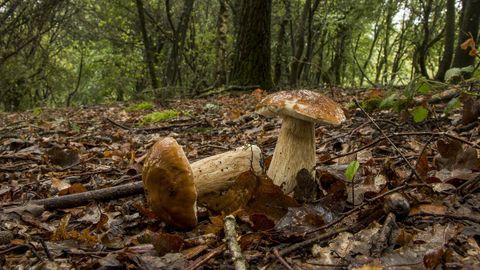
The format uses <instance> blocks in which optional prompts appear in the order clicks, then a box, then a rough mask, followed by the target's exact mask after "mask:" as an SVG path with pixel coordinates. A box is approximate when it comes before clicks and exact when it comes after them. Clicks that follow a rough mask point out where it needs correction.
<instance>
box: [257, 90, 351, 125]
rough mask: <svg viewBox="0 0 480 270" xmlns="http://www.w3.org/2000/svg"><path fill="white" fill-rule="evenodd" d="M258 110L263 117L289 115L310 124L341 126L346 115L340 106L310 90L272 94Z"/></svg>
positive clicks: (261, 103) (261, 102)
mask: <svg viewBox="0 0 480 270" xmlns="http://www.w3.org/2000/svg"><path fill="white" fill-rule="evenodd" d="M256 109H257V113H259V114H261V115H265V116H275V115H287V116H290V117H293V118H296V119H301V120H304V121H308V122H319V123H325V124H332V125H339V124H341V123H342V122H343V121H345V114H344V113H343V110H342V107H341V106H340V104H338V103H336V102H335V101H333V100H331V99H330V98H328V97H326V96H324V95H322V94H320V93H317V92H313V91H309V90H297V91H281V92H277V93H273V94H270V95H268V96H266V97H265V98H264V99H263V100H262V101H260V103H259V104H258V105H257V108H256Z"/></svg>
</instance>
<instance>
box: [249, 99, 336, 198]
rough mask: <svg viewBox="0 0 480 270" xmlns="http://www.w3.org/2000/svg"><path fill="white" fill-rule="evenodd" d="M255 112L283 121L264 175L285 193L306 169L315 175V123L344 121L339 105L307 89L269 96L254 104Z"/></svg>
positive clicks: (293, 186) (333, 123)
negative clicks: (270, 160) (276, 117)
mask: <svg viewBox="0 0 480 270" xmlns="http://www.w3.org/2000/svg"><path fill="white" fill-rule="evenodd" d="M257 112H258V113H259V114H262V115H265V116H280V117H282V119H283V122H282V127H281V129H280V135H279V137H278V141H277V145H276V146H275V151H274V152H273V158H272V162H271V163H270V167H269V169H268V172H267V175H268V176H269V177H270V178H271V179H272V180H273V183H275V184H276V185H278V186H281V187H282V189H283V191H284V192H285V193H290V192H292V191H293V189H294V188H295V186H296V185H297V182H296V176H297V174H298V172H299V171H300V170H302V169H306V170H308V171H309V172H311V174H312V176H315V175H314V172H315V170H314V167H315V160H316V155H315V123H324V124H332V125H339V124H340V123H342V122H343V121H344V120H345V115H344V113H343V110H342V108H341V106H340V105H339V104H338V103H336V102H335V101H333V100H331V99H330V98H328V97H326V96H324V95H322V94H319V93H316V92H313V91H309V90H299V91H282V92H277V93H273V94H271V95H268V96H267V97H265V98H264V99H263V100H262V101H261V102H260V103H259V104H258V105H257ZM312 187H313V186H312Z"/></svg>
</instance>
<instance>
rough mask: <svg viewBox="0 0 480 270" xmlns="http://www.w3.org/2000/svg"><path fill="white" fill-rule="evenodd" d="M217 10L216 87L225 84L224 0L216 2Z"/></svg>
mask: <svg viewBox="0 0 480 270" xmlns="http://www.w3.org/2000/svg"><path fill="white" fill-rule="evenodd" d="M218 2H219V10H218V18H217V40H216V49H217V67H216V69H217V70H216V79H215V81H216V85H223V84H226V83H227V27H228V25H227V20H228V10H227V3H226V2H225V0H218Z"/></svg>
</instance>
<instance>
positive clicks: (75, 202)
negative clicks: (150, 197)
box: [8, 181, 143, 212]
mask: <svg viewBox="0 0 480 270" xmlns="http://www.w3.org/2000/svg"><path fill="white" fill-rule="evenodd" d="M138 194H143V182H142V181H137V182H133V183H128V184H124V185H120V186H115V187H108V188H102V189H97V190H92V191H86V192H82V193H75V194H69V195H65V196H59V197H53V198H47V199H41V200H34V201H30V202H29V203H28V204H27V205H26V206H18V207H14V208H11V209H8V211H9V212H11V211H17V210H22V209H25V208H27V207H28V205H40V206H43V208H44V209H45V210H55V209H65V208H72V207H77V206H83V205H87V204H89V203H90V202H92V201H95V202H97V201H108V200H114V199H119V198H124V197H129V196H133V195H138Z"/></svg>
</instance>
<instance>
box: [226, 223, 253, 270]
mask: <svg viewBox="0 0 480 270" xmlns="http://www.w3.org/2000/svg"><path fill="white" fill-rule="evenodd" d="M223 221H224V223H225V225H224V230H225V241H226V242H227V246H228V250H229V251H230V253H231V255H232V260H233V265H234V266H235V270H247V269H248V266H247V260H245V258H244V257H243V254H242V249H241V248H240V245H239V244H238V242H237V231H236V229H235V226H236V225H237V223H236V222H235V217H234V216H232V215H228V216H226V217H225V218H224V220H223Z"/></svg>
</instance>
